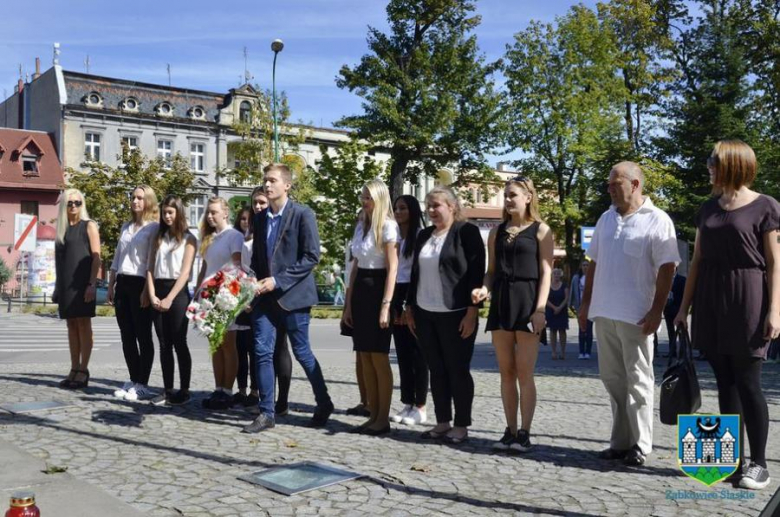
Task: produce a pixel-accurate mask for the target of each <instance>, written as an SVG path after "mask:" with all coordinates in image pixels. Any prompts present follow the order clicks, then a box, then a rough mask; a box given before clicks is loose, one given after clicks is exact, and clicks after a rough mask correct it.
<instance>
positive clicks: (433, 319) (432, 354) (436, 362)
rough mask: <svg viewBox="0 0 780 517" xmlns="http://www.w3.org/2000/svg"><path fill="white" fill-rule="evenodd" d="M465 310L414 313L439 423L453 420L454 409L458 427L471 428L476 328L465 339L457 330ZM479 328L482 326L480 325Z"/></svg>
mask: <svg viewBox="0 0 780 517" xmlns="http://www.w3.org/2000/svg"><path fill="white" fill-rule="evenodd" d="M465 315H466V310H465V309H464V310H462V311H456V312H429V311H426V310H423V309H420V308H419V307H415V309H414V322H415V326H416V329H417V337H418V340H419V341H418V342H419V344H420V348H422V351H423V354H424V355H425V359H426V361H427V362H428V367H429V368H430V370H431V395H432V396H433V405H434V410H435V412H436V422H437V423H444V422H449V421H450V420H452V419H453V418H452V406H453V404H454V406H455V421H454V424H455V426H456V427H468V426H470V425H471V405H472V403H473V401H474V379H472V377H471V356H472V355H474V341H476V339H477V328H475V329H474V332H473V333H472V334H471V335H470V336H469V337H467V338H466V339H463V338H461V337H460V332H459V331H458V327H459V326H460V322H461V320H462V319H463V317H464V316H465ZM477 327H479V324H477Z"/></svg>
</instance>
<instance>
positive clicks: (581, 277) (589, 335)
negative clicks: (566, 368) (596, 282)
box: [569, 259, 593, 360]
mask: <svg viewBox="0 0 780 517" xmlns="http://www.w3.org/2000/svg"><path fill="white" fill-rule="evenodd" d="M589 267H590V262H588V260H587V259H583V260H582V262H581V263H580V268H579V269H578V270H577V273H576V274H575V275H574V277H573V278H572V279H571V288H570V289H569V306H570V307H571V308H572V309H573V310H574V312H575V314H577V313H579V310H580V305H582V294H583V293H584V292H585V278H586V277H587V275H588V268H589ZM577 330H578V332H577V339H578V342H579V346H580V355H579V356H578V357H577V359H586V360H587V359H590V354H591V352H592V351H593V321H592V320H588V321H587V322H586V324H585V327H584V328H582V327H579V325H578V329H577Z"/></svg>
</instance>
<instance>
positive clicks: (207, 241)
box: [199, 197, 230, 255]
mask: <svg viewBox="0 0 780 517" xmlns="http://www.w3.org/2000/svg"><path fill="white" fill-rule="evenodd" d="M211 205H221V206H222V209H223V210H224V211H225V214H227V219H229V218H230V206H229V205H228V202H227V201H225V199H224V198H221V197H211V198H209V202H208V203H206V210H205V211H204V212H203V218H202V219H201V220H200V226H199V229H200V254H201V255H205V254H206V250H207V249H209V246H211V243H212V242H213V241H214V234H215V233H216V231H217V229H216V228H215V227H214V226H211V225H210V224H209V221H208V216H209V206H211ZM227 219H226V220H227Z"/></svg>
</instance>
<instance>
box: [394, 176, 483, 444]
mask: <svg viewBox="0 0 780 517" xmlns="http://www.w3.org/2000/svg"><path fill="white" fill-rule="evenodd" d="M425 205H426V210H427V212H428V219H429V220H430V221H431V223H432V226H429V227H428V228H426V229H424V230H422V231H421V232H420V234H419V235H418V236H417V242H416V243H415V250H414V260H413V262H412V274H411V277H410V281H409V294H408V295H407V298H406V321H407V323H408V324H409V328H410V329H411V331H412V332H413V333H415V334H416V336H417V342H418V343H419V344H420V347H421V348H422V350H423V353H424V354H425V359H426V361H427V363H428V368H429V369H430V372H431V394H432V395H433V405H434V410H435V412H436V425H435V426H434V427H433V428H432V429H430V430H429V431H425V432H424V433H422V438H424V439H444V440H445V441H446V442H448V443H452V444H459V443H463V442H464V441H466V440H467V439H468V427H469V426H470V425H471V409H472V408H471V406H472V403H473V401H474V379H473V378H472V377H471V357H472V355H473V354H474V341H475V340H476V338H477V328H478V326H479V322H478V316H479V304H478V303H473V302H472V300H471V293H472V291H473V290H474V289H477V288H479V287H480V286H481V285H482V278H483V275H484V274H485V244H484V242H483V241H482V235H481V234H480V232H479V228H477V227H476V226H474V225H473V224H471V223H469V222H467V221H466V220H465V218H464V216H463V213H462V210H461V207H460V202H459V201H458V198H457V197H456V196H455V193H454V192H453V191H452V190H451V189H450V188H447V187H435V188H434V189H433V190H431V191H430V192H429V193H428V195H427V196H426V197H425ZM453 404H454V406H455V418H454V427H453V426H451V425H450V422H451V421H453V413H452V406H453Z"/></svg>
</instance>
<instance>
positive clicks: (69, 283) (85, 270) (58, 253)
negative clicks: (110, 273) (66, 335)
mask: <svg viewBox="0 0 780 517" xmlns="http://www.w3.org/2000/svg"><path fill="white" fill-rule="evenodd" d="M87 224H89V221H79V222H78V223H77V224H74V225H73V226H68V229H67V230H66V231H65V238H64V239H63V241H64V242H57V243H56V244H55V245H54V264H55V270H56V272H57V279H56V281H55V286H56V287H55V291H56V293H57V304H58V305H59V313H60V319H70V318H94V317H95V301H94V300H93V301H91V302H89V303H86V302H84V292H85V291H86V290H87V284H88V283H89V277H90V274H91V272H92V252H91V251H90V248H89V236H88V235H87Z"/></svg>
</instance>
